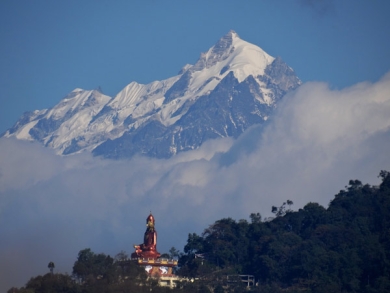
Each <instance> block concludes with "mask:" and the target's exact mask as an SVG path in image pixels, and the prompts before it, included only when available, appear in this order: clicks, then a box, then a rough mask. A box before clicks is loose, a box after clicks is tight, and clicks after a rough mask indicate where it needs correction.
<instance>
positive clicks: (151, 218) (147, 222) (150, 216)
mask: <svg viewBox="0 0 390 293" xmlns="http://www.w3.org/2000/svg"><path fill="white" fill-rule="evenodd" d="M149 222H152V223H153V226H154V217H153V215H152V213H150V215H149V216H148V217H147V218H146V224H149Z"/></svg>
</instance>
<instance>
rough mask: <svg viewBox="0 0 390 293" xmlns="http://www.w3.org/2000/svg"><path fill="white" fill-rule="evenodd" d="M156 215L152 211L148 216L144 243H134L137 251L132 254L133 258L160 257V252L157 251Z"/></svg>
mask: <svg viewBox="0 0 390 293" xmlns="http://www.w3.org/2000/svg"><path fill="white" fill-rule="evenodd" d="M154 223H155V221H154V217H153V215H152V213H150V215H149V216H148V217H147V218H146V231H145V235H144V243H142V244H140V245H134V248H135V252H133V253H132V254H131V257H132V258H139V257H142V258H159V257H160V253H159V252H158V251H157V248H156V247H157V231H156V229H154Z"/></svg>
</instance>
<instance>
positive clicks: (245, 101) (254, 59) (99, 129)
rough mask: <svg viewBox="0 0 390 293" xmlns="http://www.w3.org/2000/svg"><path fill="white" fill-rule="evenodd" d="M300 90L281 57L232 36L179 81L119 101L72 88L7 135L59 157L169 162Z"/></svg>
mask: <svg viewBox="0 0 390 293" xmlns="http://www.w3.org/2000/svg"><path fill="white" fill-rule="evenodd" d="M300 84H301V82H300V80H299V79H298V77H297V76H296V75H295V73H294V71H293V70H292V69H291V68H290V67H288V66H287V65H286V64H285V63H284V62H283V61H282V60H281V59H280V58H274V57H272V56H270V55H268V54H267V53H266V52H264V51H263V50H262V49H261V48H259V47H258V46H255V45H253V44H250V43H248V42H246V41H244V40H242V39H240V37H239V36H238V34H237V33H236V32H234V31H230V32H229V33H228V34H227V35H225V36H224V37H222V38H221V39H220V40H219V41H218V42H217V43H216V44H215V45H214V46H213V47H211V48H210V49H209V50H208V51H207V52H205V53H202V54H201V56H200V58H199V60H198V61H197V62H196V64H195V65H189V64H187V65H185V66H184V67H183V68H182V70H181V71H180V72H179V74H178V75H176V76H174V77H171V78H168V79H166V80H162V81H154V82H152V83H149V84H139V83H136V82H131V83H130V84H129V85H127V86H126V87H125V88H124V89H123V90H122V91H121V92H119V93H118V94H117V95H116V96H115V97H114V98H111V97H108V96H106V95H104V94H102V93H101V92H100V91H98V90H92V91H89V90H88V91H87V90H82V89H75V90H73V91H72V92H71V93H70V94H69V95H68V96H66V97H65V98H64V99H62V100H61V101H60V103H59V104H58V105H56V106H55V107H53V108H51V109H46V110H40V111H38V110H37V111H33V112H27V113H25V114H24V115H23V116H22V117H21V118H20V119H19V120H18V121H17V123H16V124H15V125H14V126H13V127H12V128H10V129H9V130H7V131H6V132H5V134H4V136H5V137H11V136H15V137H16V138H18V139H25V140H37V141H40V142H42V143H43V144H44V145H45V146H48V147H51V148H54V149H55V150H56V151H57V153H58V154H62V155H67V154H72V153H77V152H81V151H92V152H93V154H94V155H102V156H104V157H108V158H123V157H131V156H133V155H135V154H144V155H148V156H153V157H158V158H164V157H170V156H172V155H174V154H176V153H178V152H181V151H186V150H191V149H196V148H198V147H199V146H200V145H201V144H202V143H203V142H205V141H206V140H208V139H212V138H218V137H227V136H231V137H238V136H239V135H240V134H241V133H243V132H244V131H245V130H246V129H247V128H248V127H250V126H251V125H253V124H259V123H263V122H264V121H266V120H267V119H268V117H269V116H270V115H271V114H272V112H273V110H274V109H275V106H276V105H277V103H278V101H279V100H280V99H281V98H282V97H283V96H284V95H285V94H286V93H287V92H288V91H290V90H293V89H295V88H296V87H298V86H299V85H300Z"/></svg>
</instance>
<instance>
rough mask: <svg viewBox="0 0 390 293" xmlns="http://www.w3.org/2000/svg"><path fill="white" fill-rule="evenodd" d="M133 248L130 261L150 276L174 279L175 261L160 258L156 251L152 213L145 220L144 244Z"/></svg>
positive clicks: (155, 234)
mask: <svg viewBox="0 0 390 293" xmlns="http://www.w3.org/2000/svg"><path fill="white" fill-rule="evenodd" d="M134 248H135V252H133V253H132V254H131V260H132V261H135V262H136V263H137V264H138V265H139V266H142V267H144V268H145V270H146V272H147V273H148V274H149V275H150V276H156V277H160V278H161V277H173V278H174V274H173V272H172V268H173V267H175V266H177V260H174V259H166V258H160V256H161V254H160V253H159V252H158V251H157V231H156V229H155V219H154V216H153V215H152V213H150V214H149V216H148V217H147V218H146V231H145V234H144V242H143V243H142V244H139V245H134ZM169 283H170V282H169Z"/></svg>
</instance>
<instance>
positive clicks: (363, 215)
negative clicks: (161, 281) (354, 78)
mask: <svg viewBox="0 0 390 293" xmlns="http://www.w3.org/2000/svg"><path fill="white" fill-rule="evenodd" d="M379 177H381V178H382V183H381V184H380V185H379V186H370V185H368V184H365V185H363V184H362V183H361V182H360V181H359V180H350V181H349V185H348V186H346V189H345V190H341V191H340V192H339V193H338V194H337V195H335V198H334V199H333V200H332V201H331V202H330V204H329V207H328V208H325V207H322V206H320V205H319V204H317V203H308V204H307V205H306V206H304V208H302V209H299V210H298V211H292V210H291V209H290V208H291V205H292V204H293V203H292V202H291V201H289V200H287V201H286V203H283V204H282V205H281V206H280V207H272V211H273V212H274V213H275V218H274V219H273V220H270V221H262V219H261V215H260V214H251V215H250V221H249V222H248V221H246V220H239V221H236V220H233V219H231V218H226V219H221V220H218V221H216V222H215V223H214V224H212V225H210V226H209V227H208V228H206V229H205V230H204V232H203V233H202V234H201V235H197V234H195V233H190V234H189V235H188V240H187V244H186V245H185V247H184V251H183V252H181V253H178V251H177V250H176V249H175V248H172V249H171V250H170V254H171V255H170V256H178V257H179V264H180V269H179V270H178V271H177V274H179V275H182V276H187V277H190V278H194V279H196V281H195V282H193V283H191V282H188V283H183V286H182V287H181V288H175V289H172V290H171V289H166V288H161V287H158V286H156V284H154V283H151V282H150V281H149V283H147V282H148V281H147V280H146V278H139V277H138V278H136V277H137V276H141V277H142V276H145V273H144V272H143V271H142V270H137V269H136V268H127V269H125V270H124V269H123V267H120V266H119V264H120V257H118V256H117V257H116V258H115V259H113V258H111V257H110V256H106V255H104V254H99V255H96V254H94V253H93V252H91V251H90V250H88V249H86V250H82V251H80V253H79V258H78V260H77V261H76V263H75V266H74V268H73V276H72V277H71V276H67V275H61V274H47V275H45V276H38V277H35V278H32V279H31V280H30V281H29V282H28V283H27V284H26V286H25V287H23V288H20V289H17V288H12V289H10V290H9V292H24V293H25V292H144V291H145V292H150V289H153V291H154V292H215V293H217V292H218V293H221V292H245V290H246V289H245V288H244V287H242V286H239V284H240V283H237V285H236V286H232V285H230V286H229V287H227V286H225V285H226V283H225V282H224V281H225V280H226V276H227V275H232V274H250V275H254V277H255V279H256V282H257V283H258V285H257V286H255V287H253V288H252V289H251V290H252V292H324V293H325V292H326V293H328V292H362V293H363V292H390V275H389V274H390V173H389V172H387V171H381V172H380V174H379ZM86 255H89V256H88V257H85V256H86ZM119 256H120V255H119ZM98 276H99V278H98ZM126 277H127V278H126ZM76 280H77V281H78V282H76ZM80 280H82V282H80ZM140 282H141V283H142V282H143V285H142V286H139V285H140ZM58 284H62V285H61V286H60V285H58ZM55 286H57V287H55ZM50 288H52V289H50ZM53 288H55V289H53ZM131 288H132V289H131ZM12 290H13V291H12ZM50 290H52V291H50ZM53 290H54V291H53ZM167 290H168V291H167Z"/></svg>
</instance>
